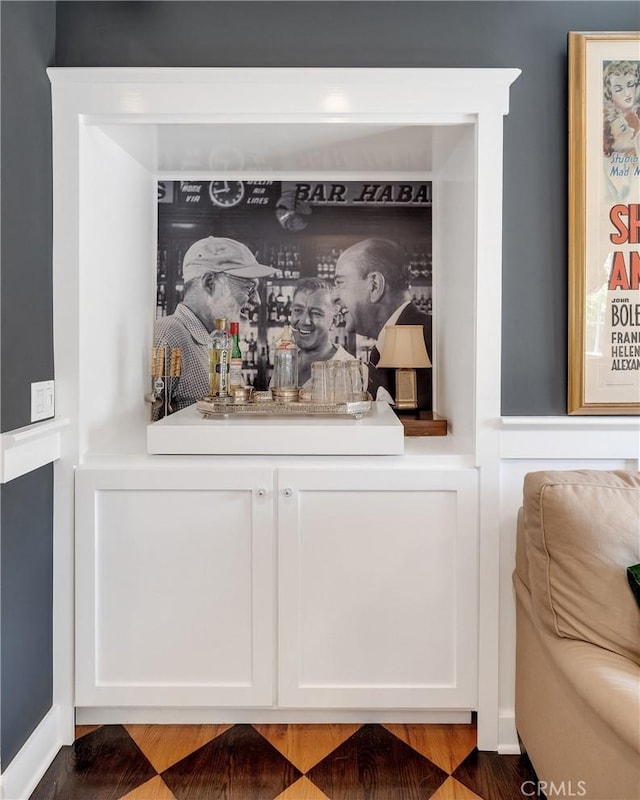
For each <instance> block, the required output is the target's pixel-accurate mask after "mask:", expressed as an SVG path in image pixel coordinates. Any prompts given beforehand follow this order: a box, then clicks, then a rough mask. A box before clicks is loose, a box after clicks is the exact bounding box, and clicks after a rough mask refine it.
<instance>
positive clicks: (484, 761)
mask: <svg viewBox="0 0 640 800" xmlns="http://www.w3.org/2000/svg"><path fill="white" fill-rule="evenodd" d="M76 736H77V738H76V741H75V743H74V744H73V745H72V746H70V747H63V748H62V749H61V751H60V752H59V753H58V755H57V756H56V758H55V760H54V762H53V764H52V765H51V767H50V768H49V770H48V771H47V773H46V774H45V776H44V777H43V779H42V780H41V781H40V783H39V784H38V786H37V787H36V790H35V791H34V793H33V794H32V795H31V798H30V800H514V799H515V798H520V797H522V792H521V789H520V787H521V785H522V783H523V782H524V781H527V780H535V775H534V773H533V771H532V770H531V767H530V765H529V762H528V760H527V759H526V757H525V756H499V755H497V754H496V753H484V752H479V751H478V750H477V749H476V747H475V742H476V731H475V726H474V725H373V724H367V725H320V724H318V725H102V726H79V727H78V728H77V729H76Z"/></svg>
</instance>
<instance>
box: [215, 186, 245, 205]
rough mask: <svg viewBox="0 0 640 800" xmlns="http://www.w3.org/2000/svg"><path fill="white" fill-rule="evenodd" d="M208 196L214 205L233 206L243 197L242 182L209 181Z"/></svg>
mask: <svg viewBox="0 0 640 800" xmlns="http://www.w3.org/2000/svg"><path fill="white" fill-rule="evenodd" d="M209 197H210V198H211V202H212V203H213V204H214V205H215V206H220V208H233V206H237V205H238V203H239V202H240V201H241V200H242V198H243V197H244V183H243V182H242V181H211V183H210V184H209Z"/></svg>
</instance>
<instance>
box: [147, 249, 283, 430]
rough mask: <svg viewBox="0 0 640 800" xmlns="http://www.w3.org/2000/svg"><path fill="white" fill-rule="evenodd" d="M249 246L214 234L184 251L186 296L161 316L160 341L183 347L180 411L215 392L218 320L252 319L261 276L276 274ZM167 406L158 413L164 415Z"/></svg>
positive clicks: (174, 390)
mask: <svg viewBox="0 0 640 800" xmlns="http://www.w3.org/2000/svg"><path fill="white" fill-rule="evenodd" d="M275 272H276V270H275V269H273V268H272V267H267V266H265V265H264V264H259V263H258V261H257V260H256V257H255V256H254V255H253V253H252V252H251V250H249V248H248V247H247V246H246V245H244V244H242V243H241V242H236V241H235V240H234V239H225V238H223V237H216V236H208V237H207V238H206V239H200V240H198V241H197V242H194V243H193V244H192V245H191V247H190V248H189V249H188V250H187V252H186V253H185V255H184V259H183V262H182V275H183V278H184V297H183V300H182V302H181V303H178V305H177V306H176V309H175V311H174V313H173V314H170V315H169V316H167V317H161V318H160V319H158V320H157V321H156V325H155V333H154V345H155V346H156V347H161V346H163V345H168V347H169V348H174V347H179V348H180V350H181V352H182V371H181V375H180V377H179V378H170V379H169V380H170V382H171V406H172V408H173V410H174V411H179V410H180V409H181V408H186V407H187V406H189V405H191V404H192V403H195V401H196V400H198V399H200V398H201V397H206V396H207V395H208V394H209V355H208V346H209V336H210V333H211V331H212V330H213V327H214V320H215V319H216V318H218V317H225V318H226V319H228V320H233V319H238V318H239V317H240V318H242V319H247V317H248V315H249V313H250V312H251V310H252V309H253V308H255V306H256V305H259V304H260V297H259V294H258V291H257V280H258V278H262V277H265V276H267V275H273V274H274V273H275ZM160 413H161V409H157V410H156V412H155V413H154V419H156V418H158V415H159V414H160Z"/></svg>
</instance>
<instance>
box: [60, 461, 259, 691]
mask: <svg viewBox="0 0 640 800" xmlns="http://www.w3.org/2000/svg"><path fill="white" fill-rule="evenodd" d="M271 481H272V472H271V470H260V469H250V470H247V469H245V470H242V472H240V471H237V470H236V471H234V472H230V471H228V470H219V469H218V470H216V469H182V470H175V469H171V470H163V469H141V470H131V469H129V470H125V469H117V470H116V469H97V470H96V469H79V470H78V471H77V474H76V705H78V706H180V705H182V706H193V705H205V706H206V705H210V706H229V705H236V706H237V705H240V706H242V705H245V706H261V705H262V706H264V705H271V704H272V703H273V699H274V698H273V646H274V643H273V614H274V602H273V598H274V586H273V577H274V568H273V567H274V564H273V507H272V502H273V501H272V497H273V493H272V485H271Z"/></svg>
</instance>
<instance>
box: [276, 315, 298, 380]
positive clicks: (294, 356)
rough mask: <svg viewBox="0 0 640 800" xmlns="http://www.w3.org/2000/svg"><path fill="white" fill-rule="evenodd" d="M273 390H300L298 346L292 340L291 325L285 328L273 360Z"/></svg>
mask: <svg viewBox="0 0 640 800" xmlns="http://www.w3.org/2000/svg"><path fill="white" fill-rule="evenodd" d="M272 388H274V389H297V388H298V345H297V344H296V343H295V342H294V341H293V339H292V338H291V326H290V325H287V326H286V327H285V329H284V331H283V333H282V336H281V337H280V339H279V340H278V344H277V346H276V351H275V353H274V358H273V382H272Z"/></svg>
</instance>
